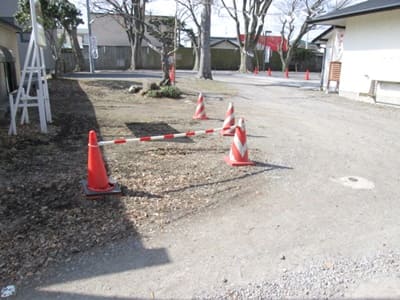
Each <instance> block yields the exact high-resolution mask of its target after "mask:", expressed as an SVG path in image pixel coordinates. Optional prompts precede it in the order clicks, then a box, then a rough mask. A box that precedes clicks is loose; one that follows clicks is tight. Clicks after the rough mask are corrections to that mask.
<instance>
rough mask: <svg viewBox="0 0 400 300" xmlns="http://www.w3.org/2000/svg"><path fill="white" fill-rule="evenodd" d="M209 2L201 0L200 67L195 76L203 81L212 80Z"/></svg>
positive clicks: (208, 0)
mask: <svg viewBox="0 0 400 300" xmlns="http://www.w3.org/2000/svg"><path fill="white" fill-rule="evenodd" d="M210 34H211V0H203V11H202V13H201V35H200V45H201V51H200V66H199V71H198V73H197V76H198V77H199V78H203V79H212V73H211V50H210Z"/></svg>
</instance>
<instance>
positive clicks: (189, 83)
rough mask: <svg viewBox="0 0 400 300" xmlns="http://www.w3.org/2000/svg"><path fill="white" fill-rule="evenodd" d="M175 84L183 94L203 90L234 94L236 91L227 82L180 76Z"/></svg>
mask: <svg viewBox="0 0 400 300" xmlns="http://www.w3.org/2000/svg"><path fill="white" fill-rule="evenodd" d="M177 85H178V86H179V88H180V89H181V90H182V91H183V92H184V93H185V94H186V93H193V92H196V93H198V92H205V93H217V94H224V95H229V96H235V95H237V93H238V91H237V90H236V89H234V88H232V86H230V85H229V84H227V83H225V82H220V81H215V80H204V79H198V78H180V79H179V81H178V82H177Z"/></svg>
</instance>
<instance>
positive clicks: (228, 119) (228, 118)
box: [221, 102, 235, 136]
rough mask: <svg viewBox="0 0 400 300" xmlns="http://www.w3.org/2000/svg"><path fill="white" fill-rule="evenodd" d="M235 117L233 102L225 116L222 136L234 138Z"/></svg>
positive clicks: (230, 103)
mask: <svg viewBox="0 0 400 300" xmlns="http://www.w3.org/2000/svg"><path fill="white" fill-rule="evenodd" d="M234 125H235V115H234V109H233V104H232V102H229V106H228V110H227V111H226V114H225V121H224V125H222V127H223V129H222V130H221V134H222V135H225V136H233V135H234V134H235V127H233V126H234Z"/></svg>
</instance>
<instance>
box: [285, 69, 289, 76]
mask: <svg viewBox="0 0 400 300" xmlns="http://www.w3.org/2000/svg"><path fill="white" fill-rule="evenodd" d="M285 78H289V69H287V68H286V69H285Z"/></svg>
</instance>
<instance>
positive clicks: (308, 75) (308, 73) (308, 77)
mask: <svg viewBox="0 0 400 300" xmlns="http://www.w3.org/2000/svg"><path fill="white" fill-rule="evenodd" d="M304 79H305V80H310V71H309V70H308V69H307V70H306V74H305V75H304Z"/></svg>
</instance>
